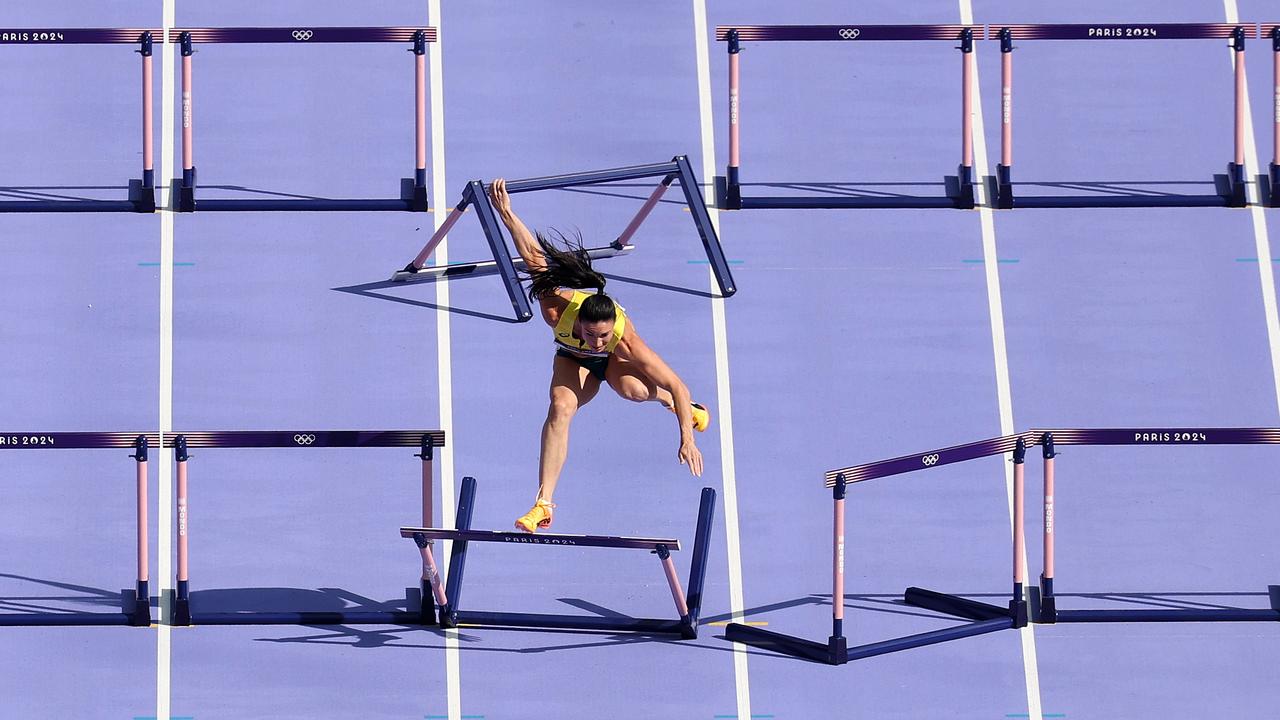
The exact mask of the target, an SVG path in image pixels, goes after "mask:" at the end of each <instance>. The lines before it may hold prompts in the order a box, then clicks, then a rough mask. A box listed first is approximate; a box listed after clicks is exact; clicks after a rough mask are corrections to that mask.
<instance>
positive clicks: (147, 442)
mask: <svg viewBox="0 0 1280 720" xmlns="http://www.w3.org/2000/svg"><path fill="white" fill-rule="evenodd" d="M158 446H159V437H158V436H157V435H156V434H155V433H149V434H148V433H128V432H51V433H50V432H7V433H0V450H72V449H99V448H118V449H124V448H132V449H133V454H132V455H130V456H129V457H131V458H133V460H134V465H135V466H136V470H135V478H136V481H137V487H136V493H137V499H138V505H137V519H138V525H137V557H138V581H137V585H135V586H134V588H133V589H131V590H121V591H120V596H121V605H122V607H121V610H120V611H119V612H114V613H80V612H65V613H63V612H56V613H55V612H33V613H27V612H23V613H3V614H0V626H18V625H132V626H134V627H148V626H149V625H151V594H150V592H149V590H148V570H147V567H148V558H147V448H149V447H158ZM67 533H68V535H70V536H72V537H73V538H74V537H75V536H76V535H77V534H78V533H77V532H75V529H74V528H68V529H67ZM72 545H73V546H74V545H75V543H74V542H73V543H72Z"/></svg>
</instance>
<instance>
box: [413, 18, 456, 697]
mask: <svg viewBox="0 0 1280 720" xmlns="http://www.w3.org/2000/svg"><path fill="white" fill-rule="evenodd" d="M433 22H434V24H435V27H436V41H435V42H433V43H427V58H428V60H429V64H430V66H431V67H430V68H429V70H428V72H430V74H431V78H430V82H431V90H430V91H431V207H432V208H433V212H432V220H433V222H434V228H435V229H437V230H438V229H439V228H440V226H441V225H443V224H444V219H445V216H446V215H447V214H448V208H450V207H452V205H451V204H450V203H449V198H448V195H447V190H446V189H445V188H446V184H445V176H444V38H445V31H444V28H443V24H444V23H443V20H442V18H441V16H440V0H428V1H427V24H432V23H433ZM432 262H433V263H434V264H436V265H444V264H447V263H448V262H449V239H448V237H446V238H445V239H444V240H442V241H441V242H440V245H439V246H437V247H436V250H435V254H434V255H433V256H432ZM435 286H436V305H437V306H439V307H441V308H447V307H449V279H448V278H444V277H442V278H440V279H439V280H438V281H437V282H436V283H435ZM436 369H437V374H436V386H437V388H438V395H439V397H440V429H441V430H444V432H445V437H446V438H447V439H448V441H447V442H446V443H445V446H444V447H442V448H440V454H439V466H440V512H441V519H442V521H443V522H444V525H443V527H453V526H454V516H455V514H456V512H455V510H454V504H455V502H456V501H455V499H454V481H453V445H454V443H455V442H456V439H455V438H454V435H453V363H452V348H451V345H450V343H449V312H448V311H447V310H441V311H438V312H437V313H436ZM443 548H444V549H443V554H444V558H443V564H442V566H441V567H442V571H443V576H444V577H448V576H449V554H450V553H449V543H445V544H444V545H443ZM422 601H423V602H432V600H431V597H430V596H428V595H424V596H423V598H422ZM444 647H445V650H444V668H445V696H446V702H447V703H448V715H449V720H461V718H462V671H461V662H460V660H461V658H460V657H459V655H458V631H457V629H456V628H455V629H450V630H446V631H445V633H444Z"/></svg>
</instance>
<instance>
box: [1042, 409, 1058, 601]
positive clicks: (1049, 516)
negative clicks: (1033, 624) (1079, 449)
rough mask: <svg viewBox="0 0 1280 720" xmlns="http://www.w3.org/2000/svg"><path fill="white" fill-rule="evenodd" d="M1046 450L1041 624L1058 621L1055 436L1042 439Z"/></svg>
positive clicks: (1046, 435)
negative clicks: (1054, 547) (1055, 599)
mask: <svg viewBox="0 0 1280 720" xmlns="http://www.w3.org/2000/svg"><path fill="white" fill-rule="evenodd" d="M1040 444H1041V445H1042V446H1043V450H1044V571H1043V572H1041V573H1040V618H1039V621H1040V622H1045V623H1051V622H1054V621H1055V620H1056V619H1057V607H1056V605H1055V603H1054V598H1053V535H1054V517H1053V502H1054V500H1053V493H1054V488H1053V462H1054V460H1053V458H1054V455H1055V453H1054V452H1053V434H1052V433H1045V434H1044V437H1043V438H1041V439H1040Z"/></svg>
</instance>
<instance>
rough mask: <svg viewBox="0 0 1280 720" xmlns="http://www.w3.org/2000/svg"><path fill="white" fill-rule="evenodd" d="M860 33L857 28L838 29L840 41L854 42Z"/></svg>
mask: <svg viewBox="0 0 1280 720" xmlns="http://www.w3.org/2000/svg"><path fill="white" fill-rule="evenodd" d="M861 34H862V31H861V30H859V29H857V28H840V39H841V40H856V39H857V37H858V36H859V35H861Z"/></svg>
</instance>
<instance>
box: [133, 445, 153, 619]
mask: <svg viewBox="0 0 1280 720" xmlns="http://www.w3.org/2000/svg"><path fill="white" fill-rule="evenodd" d="M129 457H131V458H133V459H134V460H135V465H137V499H138V514H137V516H138V587H137V590H136V594H135V595H134V604H133V610H132V612H131V613H130V620H129V624H130V625H140V626H147V625H150V624H151V591H150V582H149V577H148V566H149V565H150V562H149V558H148V554H147V547H148V542H147V539H148V536H147V525H148V522H147V436H146V435H139V436H138V437H137V439H136V440H134V443H133V455H130V456H129Z"/></svg>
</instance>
